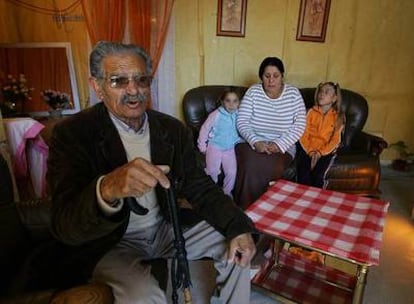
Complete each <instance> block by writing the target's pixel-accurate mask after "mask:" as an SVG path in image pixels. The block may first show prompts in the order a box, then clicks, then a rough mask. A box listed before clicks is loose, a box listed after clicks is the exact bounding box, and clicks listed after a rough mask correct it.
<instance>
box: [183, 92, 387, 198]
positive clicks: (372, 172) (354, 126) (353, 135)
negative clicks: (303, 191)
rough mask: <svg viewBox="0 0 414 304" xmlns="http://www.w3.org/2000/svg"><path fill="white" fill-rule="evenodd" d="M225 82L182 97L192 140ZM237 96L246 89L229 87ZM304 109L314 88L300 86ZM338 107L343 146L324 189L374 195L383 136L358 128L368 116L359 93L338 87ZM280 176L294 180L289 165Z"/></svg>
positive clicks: (311, 96) (383, 143) (309, 101)
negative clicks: (343, 117) (342, 123)
mask: <svg viewBox="0 0 414 304" xmlns="http://www.w3.org/2000/svg"><path fill="white" fill-rule="evenodd" d="M228 87H229V86H228V85H208V86H200V87H197V88H193V89H190V90H189V91H188V92H186V94H185V95H184V97H183V101H182V109H183V114H184V120H185V123H186V124H187V126H188V127H189V128H190V129H191V130H192V132H193V135H194V142H195V143H196V141H197V137H198V134H199V131H200V128H201V125H202V124H203V122H204V121H205V119H206V118H207V116H208V114H209V113H210V112H211V111H213V110H214V109H215V108H216V107H217V106H218V105H217V100H218V98H219V96H220V94H221V93H222V92H223V90H224V89H225V88H228ZM233 88H235V89H236V90H237V91H238V92H239V93H240V94H241V96H242V95H243V94H244V93H245V91H246V90H247V88H246V87H243V86H233ZM300 92H301V94H302V96H303V98H304V101H305V105H306V108H310V107H312V106H313V100H314V94H315V88H302V89H300ZM342 109H343V110H344V113H345V115H346V125H345V132H344V137H343V145H342V147H341V148H340V149H339V151H338V156H337V158H336V160H335V163H334V164H333V166H332V167H331V168H330V170H329V171H328V172H327V181H328V183H327V189H330V190H336V191H341V192H346V193H352V194H358V195H364V196H372V197H378V196H379V194H380V190H379V188H378V187H379V181H380V175H381V167H380V163H379V155H380V153H381V152H382V150H383V149H384V148H386V147H387V143H386V142H385V140H384V139H382V138H380V137H377V136H374V135H371V134H368V133H366V132H364V131H363V130H362V129H363V127H364V125H365V122H366V120H367V117H368V102H367V100H366V99H365V98H364V97H363V96H362V95H360V94H358V93H356V92H353V91H351V90H347V89H342ZM284 178H286V179H289V180H295V169H294V166H293V165H292V166H291V168H289V169H288V170H287V171H286V172H285V175H284Z"/></svg>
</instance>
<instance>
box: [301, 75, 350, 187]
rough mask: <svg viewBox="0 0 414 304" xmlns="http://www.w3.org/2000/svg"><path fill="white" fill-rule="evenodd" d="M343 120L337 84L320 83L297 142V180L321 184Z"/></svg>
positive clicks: (314, 184)
mask: <svg viewBox="0 0 414 304" xmlns="http://www.w3.org/2000/svg"><path fill="white" fill-rule="evenodd" d="M344 121H345V118H344V115H343V113H342V111H341V89H340V88H339V85H338V84H334V83H332V82H324V83H320V84H319V85H318V87H317V89H316V92H315V105H314V106H313V107H312V108H311V109H310V110H309V111H308V113H307V118H306V129H305V133H304V134H303V135H302V137H301V138H300V140H299V142H298V145H297V152H296V153H297V154H296V159H297V181H298V183H300V184H305V185H309V186H314V187H319V188H322V187H323V186H324V180H325V174H326V172H327V171H328V168H329V166H330V164H331V163H332V161H333V159H334V156H335V151H336V149H337V148H338V146H339V145H340V143H341V133H342V129H343V127H344Z"/></svg>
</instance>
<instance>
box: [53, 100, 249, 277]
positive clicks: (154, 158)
mask: <svg viewBox="0 0 414 304" xmlns="http://www.w3.org/2000/svg"><path fill="white" fill-rule="evenodd" d="M147 114H148V122H149V128H150V146H151V162H152V163H153V164H156V165H168V166H170V168H171V173H172V176H174V178H176V179H177V180H178V181H179V183H178V184H177V189H176V193H177V196H179V197H183V198H186V199H187V201H188V202H189V203H190V204H191V205H192V207H193V209H194V211H195V213H196V214H197V215H198V216H200V217H201V218H202V219H205V220H206V221H207V222H208V223H210V224H211V225H212V226H214V227H215V228H216V229H217V230H218V231H219V232H221V233H222V234H223V235H224V236H226V238H227V239H229V240H230V239H232V238H233V237H235V236H237V235H239V234H242V233H246V232H253V231H254V227H253V224H252V223H251V221H250V219H249V218H248V217H247V216H245V214H244V213H243V211H242V210H241V209H239V208H238V207H236V206H235V204H234V203H233V202H232V200H231V199H230V197H228V196H226V195H224V194H223V192H222V190H221V189H220V188H219V187H218V186H217V185H215V184H214V183H213V182H212V180H211V179H210V178H209V177H208V176H207V175H206V174H205V173H204V170H203V168H201V167H200V166H199V164H198V162H197V160H196V153H195V152H196V150H195V148H194V145H193V139H192V134H191V132H190V131H189V130H188V129H187V128H186V127H185V126H184V125H183V124H182V123H181V122H180V121H178V120H177V119H175V118H173V117H171V116H168V115H165V114H162V113H159V112H156V111H152V110H149V111H147ZM125 163H127V157H126V153H125V150H124V148H123V145H122V142H121V139H120V137H119V134H118V131H117V129H116V128H115V126H114V124H113V122H112V120H111V119H110V116H109V114H108V111H107V109H106V107H105V106H104V104H103V103H99V104H97V105H95V106H93V107H91V108H89V109H86V110H84V111H82V112H80V113H78V114H76V115H73V116H72V117H69V118H66V119H64V120H63V121H62V122H60V123H58V124H57V125H56V126H55V128H54V131H53V135H52V139H51V144H50V150H49V157H48V172H47V180H48V185H49V187H50V191H51V194H52V232H53V234H54V235H55V237H56V238H57V239H58V240H60V241H61V242H62V243H64V244H66V245H65V246H66V247H65V249H62V250H61V251H64V254H65V255H66V256H67V257H66V260H65V262H64V263H63V266H59V267H60V268H61V272H63V271H65V272H66V275H67V277H68V278H69V279H72V280H75V278H76V277H78V276H79V277H84V278H87V277H88V276H90V274H91V271H92V270H93V268H94V266H95V264H96V262H97V261H98V260H99V258H100V257H102V255H103V254H105V252H107V251H108V250H109V249H110V248H112V247H113V246H114V245H115V244H116V243H117V242H118V241H119V240H120V239H121V237H122V235H123V234H124V232H125V230H126V228H127V225H128V220H129V214H130V212H129V208H128V205H127V204H124V205H123V208H122V210H121V211H120V212H119V213H117V214H116V215H114V216H111V217H106V216H104V215H103V213H102V212H101V210H100V208H99V207H98V203H97V198H96V182H97V180H98V178H99V177H100V176H102V175H104V174H107V173H109V172H111V171H112V170H114V169H115V168H117V167H119V166H122V165H123V164H125ZM156 194H157V199H158V202H159V204H160V209H161V212H162V214H163V215H164V216H166V217H168V207H167V196H166V192H165V190H164V189H163V188H162V187H161V186H157V187H156ZM59 265H62V263H61V264H59ZM68 269H69V270H68ZM72 276H73V278H72Z"/></svg>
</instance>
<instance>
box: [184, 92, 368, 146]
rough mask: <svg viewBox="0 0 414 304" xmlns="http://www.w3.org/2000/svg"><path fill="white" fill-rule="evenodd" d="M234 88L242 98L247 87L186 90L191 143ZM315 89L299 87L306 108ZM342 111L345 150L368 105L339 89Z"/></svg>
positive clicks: (365, 113) (185, 98) (360, 123)
mask: <svg viewBox="0 0 414 304" xmlns="http://www.w3.org/2000/svg"><path fill="white" fill-rule="evenodd" d="M230 87H232V88H234V89H236V90H237V92H238V93H239V95H240V96H241V97H242V96H243V95H244V93H245V92H246V90H247V89H248V88H247V87H244V86H230V85H208V86H200V87H196V88H193V89H190V90H189V91H187V93H185V95H184V97H183V103H182V107H183V114H184V120H185V123H186V124H187V126H188V127H189V128H190V129H191V130H192V132H193V135H194V140H195V142H196V141H197V138H198V134H199V131H200V128H201V126H202V124H203V123H204V121H205V120H206V119H207V116H208V114H210V112H212V111H213V110H214V109H216V108H217V107H218V103H217V101H218V99H219V97H220V95H221V93H222V92H223V91H224V90H225V89H227V88H230ZM315 89H316V88H302V89H300V92H301V94H302V97H303V99H304V101H305V106H306V108H307V109H309V108H311V107H312V106H313V103H314V95H315ZM341 91H342V110H343V111H344V113H345V117H346V125H345V133H344V138H343V146H344V147H348V146H350V143H351V141H352V138H353V137H354V135H355V134H356V133H357V132H359V131H361V130H362V128H363V127H364V125H365V122H366V120H367V117H368V103H367V101H366V99H365V98H364V97H363V96H362V95H360V94H358V93H356V92H353V91H351V90H347V89H341Z"/></svg>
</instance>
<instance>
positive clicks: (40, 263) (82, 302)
mask: <svg viewBox="0 0 414 304" xmlns="http://www.w3.org/2000/svg"><path fill="white" fill-rule="evenodd" d="M50 206H51V202H50V201H49V200H45V199H39V200H31V201H20V202H15V200H14V194H13V183H12V175H11V172H10V168H9V166H8V164H7V162H6V161H5V159H4V157H3V156H2V155H1V153H0V304H6V303H7V304H29V303H30V304H45V303H53V304H72V303H76V304H110V303H113V295H112V290H111V288H110V287H109V286H108V285H104V284H99V283H88V282H86V281H83V282H78V283H76V284H73V285H62V283H60V281H61V282H64V281H66V280H65V278H64V277H65V276H66V274H65V272H63V273H62V272H56V271H55V270H56V269H59V268H60V259H59V251H56V253H54V251H53V250H54V249H55V248H60V247H59V246H58V245H56V244H57V241H55V240H54V239H53V238H52V235H51V234H50V232H49V223H50ZM150 263H151V265H152V273H153V274H154V276H155V277H156V279H157V280H158V282H159V283H160V287H161V288H163V289H164V290H166V287H167V280H168V273H167V261H166V260H161V259H157V260H154V261H150ZM56 273H59V274H58V275H56ZM50 278H54V281H52V280H51V279H50ZM61 278H62V279H61ZM58 281H59V282H58ZM65 284H66V283H65Z"/></svg>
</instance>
